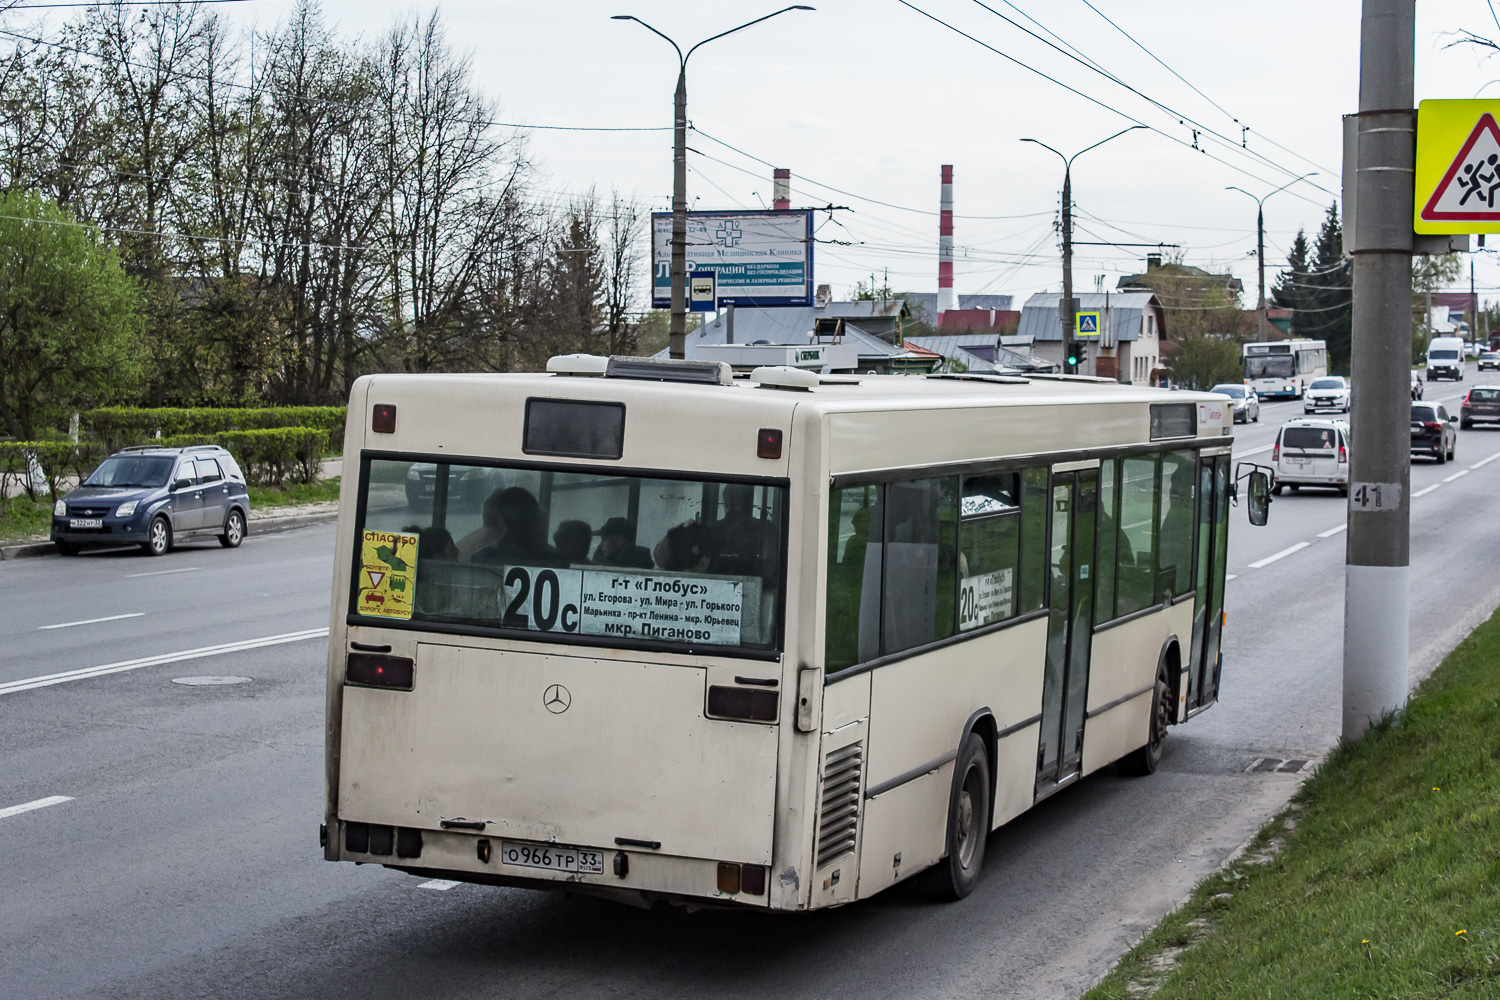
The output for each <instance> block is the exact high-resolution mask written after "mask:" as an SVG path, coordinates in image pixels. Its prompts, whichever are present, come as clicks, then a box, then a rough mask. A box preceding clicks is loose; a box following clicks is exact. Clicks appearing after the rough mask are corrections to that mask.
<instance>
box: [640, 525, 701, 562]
mask: <svg viewBox="0 0 1500 1000" xmlns="http://www.w3.org/2000/svg"><path fill="white" fill-rule="evenodd" d="M706 543H707V538H706V532H705V531H704V529H703V525H702V523H700V522H698V521H688V522H686V523H685V524H679V525H677V527H675V528H668V529H667V533H666V535H664V536H663V537H662V540H661V541H659V542H657V543H656V548H654V549H652V550H651V555H652V558H654V559H655V560H656V565H657V566H658V567H659V568H660V569H665V570H670V571H672V572H678V573H706V572H707V571H708V567H709V563H710V561H711V560H710V557H709V554H708V552H707V551H705V550H706V549H707V544H706Z"/></svg>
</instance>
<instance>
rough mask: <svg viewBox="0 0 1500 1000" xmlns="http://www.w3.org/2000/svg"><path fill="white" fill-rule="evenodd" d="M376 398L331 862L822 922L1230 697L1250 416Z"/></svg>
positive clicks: (798, 384) (1152, 398)
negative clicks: (1226, 693) (1232, 533)
mask: <svg viewBox="0 0 1500 1000" xmlns="http://www.w3.org/2000/svg"><path fill="white" fill-rule="evenodd" d="M549 367H550V368H552V369H553V373H551V374H500V375H375V376H367V377H365V378H362V379H360V380H359V381H358V382H357V383H356V384H355V386H354V388H353V391H352V394H351V399H350V405H349V421H348V427H347V431H346V435H345V449H346V450H345V462H346V463H347V464H346V465H345V468H346V470H348V471H347V472H346V475H345V479H344V485H343V489H342V491H341V495H340V505H339V523H338V538H337V550H336V551H337V556H336V568H335V578H334V580H335V582H334V592H333V614H332V623H331V625H332V627H331V630H330V636H329V659H328V700H327V756H326V779H327V788H326V791H327V800H326V802H327V805H326V815H325V827H324V831H323V833H324V844H325V857H326V858H328V859H329V860H335V861H358V862H365V863H378V864H384V865H387V866H390V867H393V868H397V869H400V870H402V871H406V872H409V873H412V874H418V875H422V876H424V877H429V878H430V877H441V878H446V879H458V880H465V881H471V882H481V883H488V884H496V885H507V886H524V887H530V888H538V889H547V888H551V889H566V890H571V891H579V892H588V893H595V894H599V895H606V896H613V897H617V898H625V899H629V900H632V901H637V902H639V901H649V900H655V899H666V900H670V901H678V902H689V903H703V902H722V903H736V904H744V905H750V906H756V907H761V908H769V909H774V910H807V909H815V908H818V907H824V906H830V905H836V904H841V903H846V902H849V901H851V900H854V899H858V898H864V897H867V896H870V895H872V894H874V893H876V892H878V891H880V890H881V889H884V888H886V887H887V886H890V885H892V884H894V883H896V882H898V881H901V880H904V879H906V878H908V877H910V876H912V875H915V874H917V873H919V872H921V871H923V870H924V869H932V870H933V871H932V875H931V876H930V877H931V878H933V879H934V880H935V881H936V882H937V883H938V885H939V886H940V887H942V888H943V889H944V890H945V891H946V892H947V893H949V894H951V895H953V896H955V897H957V896H962V895H965V894H966V893H967V892H968V891H969V890H970V889H971V888H972V887H973V885H974V882H975V880H976V879H977V877H978V874H979V869H980V865H981V863H982V861H983V856H984V844H985V837H986V835H987V834H988V832H989V831H990V830H991V829H993V828H996V827H998V826H1000V825H1001V824H1003V823H1005V822H1006V821H1007V820H1009V819H1011V818H1013V817H1015V816H1016V815H1018V814H1020V813H1022V812H1024V811H1025V810H1027V809H1029V808H1030V807H1031V806H1032V805H1034V804H1035V803H1036V802H1038V801H1040V800H1041V799H1043V798H1045V797H1046V796H1048V795H1050V794H1052V793H1053V792H1056V791H1057V790H1059V789H1061V788H1064V787H1067V786H1068V785H1070V784H1072V783H1074V782H1076V781H1078V780H1079V779H1080V778H1081V777H1083V776H1085V775H1088V774H1089V773H1091V772H1094V771H1097V770H1099V769H1100V768H1102V767H1105V766H1106V765H1109V764H1111V763H1114V762H1116V761H1121V762H1122V764H1123V766H1124V767H1125V768H1126V769H1128V770H1130V771H1133V772H1135V773H1149V772H1151V771H1153V770H1155V768H1156V764H1157V762H1158V760H1159V759H1160V755H1161V751H1162V741H1163V739H1164V738H1165V736H1166V731H1167V726H1168V725H1169V724H1172V723H1177V722H1182V721H1184V720H1186V719H1188V718H1189V717H1191V716H1192V715H1194V714H1195V713H1197V712H1199V711H1201V710H1203V709H1205V708H1207V707H1208V706H1210V705H1211V704H1213V702H1214V701H1215V699H1216V697H1217V693H1218V689H1219V675H1220V666H1221V656H1220V652H1219V649H1220V629H1221V624H1222V621H1223V604H1224V561H1225V554H1226V546H1227V530H1228V521H1229V518H1228V502H1229V498H1230V494H1231V483H1232V479H1233V477H1232V475H1231V470H1230V464H1229V463H1230V446H1231V437H1230V435H1231V433H1232V423H1231V419H1232V417H1231V411H1230V409H1229V407H1228V406H1227V405H1226V400H1224V399H1223V398H1222V397H1219V396H1213V395H1210V394H1208V393H1192V392H1175V391H1164V390H1159V389H1148V388H1132V387H1128V386H1120V385H1116V384H1113V383H1107V384H1106V381H1105V380H1102V379H1099V380H1095V379H1087V378H1080V377H1077V376H1031V377H1027V378H1021V377H1002V376H927V377H915V376H912V377H903V376H861V377H858V378H850V377H827V376H823V377H820V376H818V375H816V374H812V373H808V372H804V371H795V370H791V369H783V368H769V369H757V370H756V371H755V372H754V373H752V374H751V376H750V377H749V378H743V377H740V378H735V377H731V373H730V369H729V366H727V365H721V364H719V363H715V362H680V361H679V362H663V361H655V360H651V359H633V358H612V359H609V360H608V361H607V362H606V360H605V359H602V358H589V357H580V356H572V357H569V358H554V359H553V361H552V362H551V363H550V364H549Z"/></svg>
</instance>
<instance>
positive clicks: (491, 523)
mask: <svg viewBox="0 0 1500 1000" xmlns="http://www.w3.org/2000/svg"><path fill="white" fill-rule="evenodd" d="M504 492H505V491H504V490H495V491H494V492H492V493H491V494H490V495H489V496H487V497H485V498H484V503H483V504H482V505H481V506H480V508H479V518H480V525H479V527H478V528H475V529H474V530H473V531H471V532H469V533H468V534H467V535H465V536H464V537H463V538H461V539H459V542H458V558H459V559H461V560H463V561H464V562H472V561H473V559H474V554H475V553H476V552H478V551H479V550H480V549H482V548H484V547H485V546H486V545H493V544H495V543H496V542H498V541H499V540H500V535H501V527H500V494H502V493H504Z"/></svg>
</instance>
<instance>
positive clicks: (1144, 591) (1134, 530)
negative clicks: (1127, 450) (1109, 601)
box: [1115, 455, 1156, 617]
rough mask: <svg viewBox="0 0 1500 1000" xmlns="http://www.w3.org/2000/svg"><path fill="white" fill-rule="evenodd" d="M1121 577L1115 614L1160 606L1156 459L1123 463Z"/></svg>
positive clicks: (1135, 458)
mask: <svg viewBox="0 0 1500 1000" xmlns="http://www.w3.org/2000/svg"><path fill="white" fill-rule="evenodd" d="M1118 544H1119V553H1118V559H1119V561H1118V565H1119V577H1118V580H1117V582H1116V584H1115V614H1116V616H1117V617H1122V616H1124V615H1128V614H1133V613H1135V612H1137V611H1141V610H1143V609H1145V608H1149V607H1151V605H1152V604H1154V603H1156V587H1155V582H1156V581H1155V576H1156V456H1155V455H1132V456H1130V457H1129V458H1126V459H1125V460H1124V461H1123V462H1121V463H1120V534H1119V543H1118Z"/></svg>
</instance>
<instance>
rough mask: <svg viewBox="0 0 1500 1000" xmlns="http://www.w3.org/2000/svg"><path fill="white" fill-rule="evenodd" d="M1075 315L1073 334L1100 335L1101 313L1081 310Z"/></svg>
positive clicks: (1081, 335)
mask: <svg viewBox="0 0 1500 1000" xmlns="http://www.w3.org/2000/svg"><path fill="white" fill-rule="evenodd" d="M1073 316H1074V320H1073V336H1075V337H1097V336H1099V314H1098V313H1097V312H1080V313H1074V314H1073Z"/></svg>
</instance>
